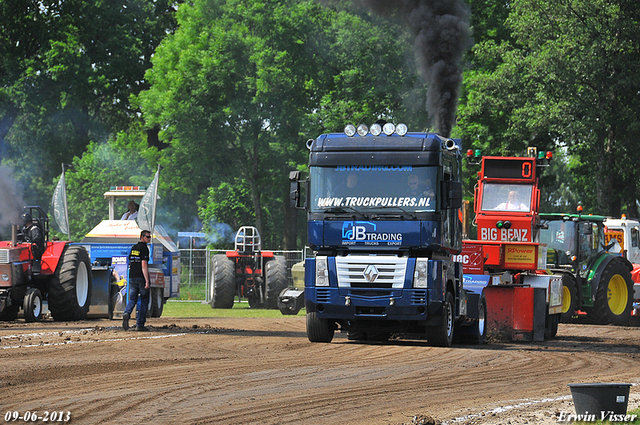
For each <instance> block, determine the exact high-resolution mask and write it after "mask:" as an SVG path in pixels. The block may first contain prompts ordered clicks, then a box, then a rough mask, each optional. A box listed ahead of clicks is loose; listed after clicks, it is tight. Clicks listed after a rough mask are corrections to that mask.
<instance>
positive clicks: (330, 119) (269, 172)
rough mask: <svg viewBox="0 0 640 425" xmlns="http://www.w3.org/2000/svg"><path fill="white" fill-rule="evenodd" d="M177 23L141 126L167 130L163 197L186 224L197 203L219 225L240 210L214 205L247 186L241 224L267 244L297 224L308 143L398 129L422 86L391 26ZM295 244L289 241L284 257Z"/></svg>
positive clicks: (256, 7)
mask: <svg viewBox="0 0 640 425" xmlns="http://www.w3.org/2000/svg"><path fill="white" fill-rule="evenodd" d="M177 19H178V22H179V24H180V28H179V30H178V31H176V33H175V34H174V35H172V36H170V37H168V38H167V39H166V40H165V41H164V42H163V43H162V44H161V45H160V47H159V48H158V50H157V52H156V55H155V56H154V59H153V68H152V69H151V70H150V71H149V72H148V73H147V78H148V80H149V81H150V82H151V88H150V89H149V90H148V91H144V92H142V93H141V95H140V96H139V101H140V105H141V107H142V110H143V113H144V115H145V118H146V120H147V125H148V126H150V127H161V128H163V131H162V132H161V133H160V136H161V138H162V140H163V141H165V142H166V143H168V144H169V147H168V148H167V149H165V150H164V151H163V156H164V157H165V160H166V161H167V162H168V163H171V164H173V165H174V171H175V173H173V174H172V175H173V181H172V183H171V191H170V196H172V200H173V202H174V203H177V204H178V203H179V204H180V208H181V212H180V215H183V216H190V215H192V214H193V213H194V212H195V199H194V197H193V195H196V196H197V195H201V196H202V198H201V202H200V206H201V211H202V212H203V214H205V216H204V217H202V218H203V219H206V220H211V219H215V220H217V221H220V220H221V218H222V217H228V218H231V217H235V215H234V214H233V211H224V209H225V208H231V206H232V205H234V206H235V205H237V204H236V200H234V202H233V203H232V204H225V203H222V202H220V199H221V198H222V194H224V193H225V191H226V190H228V189H229V188H230V187H233V188H234V190H235V193H239V192H242V193H245V192H244V191H243V190H242V188H241V187H240V185H246V187H247V188H248V189H249V191H248V194H249V195H250V199H251V201H250V202H251V205H250V207H251V210H252V218H253V223H242V224H243V225H251V224H255V226H256V227H257V228H258V229H259V231H260V233H261V235H263V240H265V241H266V240H274V241H278V240H281V235H282V234H284V233H285V232H284V230H283V229H284V226H285V223H287V224H290V225H295V223H296V222H297V214H296V213H295V211H292V210H290V209H289V207H288V182H287V178H286V176H287V174H288V171H289V170H291V169H296V168H300V167H303V165H302V164H304V163H305V162H306V154H305V147H304V143H303V142H304V140H306V139H308V138H309V137H315V136H316V135H318V134H319V133H320V132H322V131H323V130H324V129H327V128H330V129H331V130H337V131H341V130H342V128H343V127H344V125H345V124H346V122H345V120H347V122H354V121H355V122H358V121H359V120H364V119H366V120H367V121H369V122H372V121H375V120H376V119H378V118H380V117H381V116H386V117H396V115H399V114H397V110H398V109H400V108H401V107H403V106H404V107H405V108H406V110H409V109H410V108H409V107H408V106H407V105H406V103H405V102H406V99H404V98H403V94H405V93H406V88H407V86H408V87H409V88H412V87H414V86H418V84H417V83H416V79H415V78H414V77H413V75H412V74H411V73H410V72H408V71H407V68H406V66H405V65H404V64H405V63H406V62H407V61H406V58H407V56H408V55H407V50H403V49H402V48H398V46H399V44H398V38H396V39H394V38H389V35H388V34H389V33H388V31H387V30H388V29H389V28H391V27H390V25H388V24H387V25H386V26H385V25H384V24H381V25H380V26H379V27H376V26H374V25H371V23H370V22H369V23H367V22H366V21H364V20H362V18H359V17H358V16H356V15H353V14H349V13H347V12H344V11H341V12H336V11H333V10H331V9H327V8H325V7H323V6H321V5H319V4H317V3H315V2H313V1H307V0H305V1H293V0H289V1H285V2H273V1H259V0H253V1H239V0H230V1H215V0H196V1H194V2H193V3H192V4H189V5H187V4H185V5H183V6H182V7H181V8H180V10H179V11H178V15H177ZM396 33H397V32H396ZM400 87H401V88H402V90H399V88H400ZM407 115H409V114H407ZM338 117H339V119H338ZM307 134H311V136H309V135H307ZM305 136H306V137H305ZM223 183H226V184H227V185H224V184H223ZM178 199H180V202H177V200H178ZM242 199H246V198H242ZM207 202H212V203H213V204H214V205H212V206H211V208H208V207H207V205H206V204H207ZM237 202H241V199H237ZM271 217H273V218H271ZM282 217H284V220H282ZM274 220H277V222H274ZM265 230H269V231H271V230H272V231H273V234H274V235H277V236H274V237H273V238H272V236H270V235H267V232H265ZM289 235H290V233H289ZM271 238H272V239H271ZM295 243H296V237H293V236H289V237H288V239H287V240H286V241H285V243H284V244H283V245H284V246H285V247H286V248H292V247H295ZM280 245H281V243H278V246H280Z"/></svg>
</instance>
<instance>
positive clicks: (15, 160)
mask: <svg viewBox="0 0 640 425" xmlns="http://www.w3.org/2000/svg"><path fill="white" fill-rule="evenodd" d="M173 8H174V6H173V1H171V0H158V1H154V2H148V1H144V0H124V1H119V2H115V1H113V0H107V1H96V0H65V1H54V0H3V1H2V2H0V28H2V31H1V32H0V152H1V153H2V163H3V164H5V165H7V166H10V167H11V168H13V169H14V172H15V176H16V178H17V179H18V181H20V182H22V183H23V184H24V185H25V186H27V187H29V193H27V194H25V199H26V200H27V201H28V202H30V203H39V204H42V203H45V202H46V199H47V198H48V197H50V195H51V189H52V186H51V181H52V178H53V177H54V176H55V175H57V174H58V173H59V169H60V163H62V162H66V163H69V162H71V161H72V159H73V157H74V156H80V155H82V153H83V152H84V150H85V148H86V147H87V145H88V144H89V142H90V141H92V140H93V141H96V142H104V141H105V140H106V139H107V138H108V137H109V136H110V135H114V134H116V133H117V132H119V131H122V130H125V129H127V128H128V127H129V126H130V125H131V123H132V122H133V121H135V120H136V119H138V115H137V111H136V110H135V109H134V108H132V106H131V105H130V102H129V96H130V95H132V94H134V95H135V94H137V93H138V92H139V91H140V90H142V89H144V88H145V87H147V84H146V81H145V80H144V72H145V70H146V69H147V68H148V67H149V66H150V59H151V56H152V54H153V52H154V50H155V47H156V46H157V44H158V43H159V42H160V40H161V39H162V38H163V37H164V36H165V35H166V34H167V32H170V31H172V30H173V28H174V26H175V22H174V20H173Z"/></svg>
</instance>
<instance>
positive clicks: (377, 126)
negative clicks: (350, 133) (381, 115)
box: [371, 124, 382, 136]
mask: <svg viewBox="0 0 640 425" xmlns="http://www.w3.org/2000/svg"><path fill="white" fill-rule="evenodd" d="M380 133H382V127H380V124H372V125H371V134H373V135H374V136H379V135H380Z"/></svg>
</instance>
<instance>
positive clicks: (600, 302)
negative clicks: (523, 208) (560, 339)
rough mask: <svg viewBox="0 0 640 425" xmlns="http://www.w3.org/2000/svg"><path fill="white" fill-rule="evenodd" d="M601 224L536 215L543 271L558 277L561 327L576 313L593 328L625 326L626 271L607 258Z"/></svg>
mask: <svg viewBox="0 0 640 425" xmlns="http://www.w3.org/2000/svg"><path fill="white" fill-rule="evenodd" d="M579 212H580V210H579ZM604 219H605V217H603V216H594V215H583V214H580V213H578V214H550V213H541V214H540V220H541V229H540V233H539V238H540V242H541V243H546V244H547V269H549V270H551V271H553V272H554V273H561V274H562V276H563V277H562V285H563V288H562V314H561V316H560V321H561V322H564V323H568V322H571V321H572V320H573V319H574V318H575V317H577V316H578V314H579V312H582V313H586V316H587V319H588V320H589V321H592V322H595V323H599V324H609V323H610V324H614V325H625V324H627V323H628V322H629V318H630V315H631V309H632V305H633V281H632V280H631V270H632V266H631V263H630V262H629V261H628V260H627V259H625V258H624V257H622V256H620V254H613V253H609V252H607V250H608V249H609V247H607V246H605V238H604Z"/></svg>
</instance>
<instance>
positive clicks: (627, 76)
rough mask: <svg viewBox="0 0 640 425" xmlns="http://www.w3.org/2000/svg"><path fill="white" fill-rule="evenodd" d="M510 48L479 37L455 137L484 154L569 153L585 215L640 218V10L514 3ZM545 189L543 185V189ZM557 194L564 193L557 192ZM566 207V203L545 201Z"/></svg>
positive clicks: (623, 5) (573, 2)
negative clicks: (638, 146)
mask: <svg viewBox="0 0 640 425" xmlns="http://www.w3.org/2000/svg"><path fill="white" fill-rule="evenodd" d="M510 5H511V13H510V14H509V19H508V21H507V24H508V26H509V28H510V29H511V31H512V37H513V40H515V41H513V42H509V41H508V40H507V41H503V42H501V43H496V42H494V41H493V40H491V39H487V40H484V41H483V42H481V43H479V44H478V45H476V46H475V47H474V56H475V57H476V58H478V61H479V63H481V64H484V66H485V67H484V68H481V69H474V70H472V71H468V72H467V73H466V75H465V84H466V89H465V92H464V93H465V99H464V101H463V102H462V103H463V106H462V107H461V108H460V110H459V117H460V119H459V125H460V127H461V134H462V136H463V137H464V138H465V139H467V140H472V141H473V146H474V147H481V148H483V151H484V152H483V153H485V154H494V155H497V154H510V155H513V154H517V153H522V152H524V149H525V148H526V147H527V146H536V147H538V149H544V150H548V149H552V148H554V147H557V148H558V149H566V151H567V153H568V155H569V156H570V158H571V159H570V160H569V161H568V164H567V165H568V168H567V169H568V170H569V171H571V172H573V173H574V175H575V176H576V178H575V179H574V180H573V181H570V180H568V179H565V182H566V183H567V184H571V187H570V188H567V191H568V192H574V193H581V194H582V196H583V199H582V201H583V204H584V205H585V210H588V211H589V212H593V213H602V214H609V215H614V216H617V215H619V214H620V212H621V207H622V205H623V204H624V205H626V206H627V208H628V211H630V212H631V215H634V216H637V208H636V204H635V200H636V199H637V198H638V188H637V184H636V181H637V180H638V177H640V176H639V175H638V173H639V171H638V170H639V168H640V167H638V166H639V165H640V156H639V154H638V152H637V149H635V146H636V142H635V140H636V139H637V136H638V131H637V129H638V124H637V123H638V122H640V116H639V114H640V108H639V106H640V105H639V102H640V99H638V96H637V93H636V91H635V90H633V89H632V90H630V88H631V87H639V86H640V76H639V75H638V73H637V72H636V71H635V70H636V69H637V68H638V66H639V65H640V51H639V50H638V48H637V35H635V34H637V29H638V16H639V13H640V6H638V5H637V4H636V3H633V2H627V1H624V0H621V1H616V2H609V1H604V0H589V1H577V0H570V1H566V2H553V1H547V0H519V1H515V2H511V3H510ZM544 191H545V188H543V192H544ZM559 196H562V195H559ZM550 201H551V202H552V203H553V202H563V201H562V199H556V200H550Z"/></svg>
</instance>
